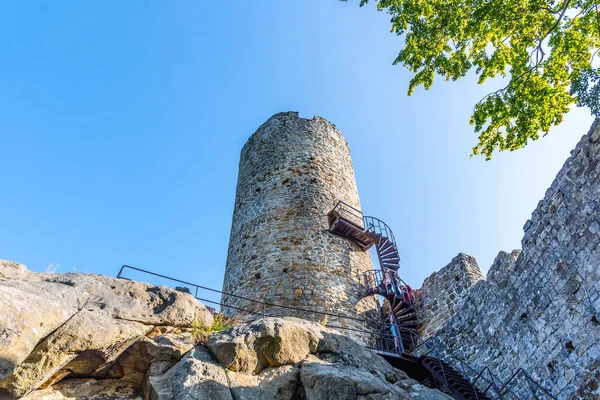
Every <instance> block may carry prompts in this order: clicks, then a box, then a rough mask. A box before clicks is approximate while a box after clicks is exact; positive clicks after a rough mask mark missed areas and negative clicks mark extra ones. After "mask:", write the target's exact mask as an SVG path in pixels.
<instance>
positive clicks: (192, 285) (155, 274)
mask: <svg viewBox="0 0 600 400" xmlns="http://www.w3.org/2000/svg"><path fill="white" fill-rule="evenodd" d="M125 269H131V270H135V271H139V272H142V273H145V274H148V275H153V276H157V277H159V278H163V279H167V280H170V281H173V282H178V283H182V284H184V285H187V286H191V287H195V288H196V291H195V293H194V298H196V299H198V300H200V301H206V302H208V303H211V304H216V305H220V306H222V307H227V308H231V309H234V310H238V311H243V312H246V313H250V314H255V315H263V316H267V317H271V316H273V315H266V313H265V312H266V311H265V310H266V308H267V307H273V308H285V309H289V310H294V311H300V312H305V313H308V314H317V315H323V316H325V315H326V316H329V317H335V318H339V319H349V320H354V321H358V322H362V323H368V324H373V323H374V324H379V325H385V323H383V322H376V321H372V320H368V319H364V318H356V317H351V316H348V315H344V314H335V313H330V312H326V311H316V310H309V309H306V308H300V307H293V306H287V305H283V304H276V303H270V302H265V301H260V300H255V299H251V298H248V297H244V296H240V295H237V294H233V293H228V292H224V291H221V290H217V289H212V288H209V287H206V286H202V285H197V284H195V283H191V282H187V281H183V280H180V279H176V278H171V277H169V276H166V275H162V274H158V273H156V272H152V271H148V270H145V269H141V268H136V267H132V266H130V265H123V266H122V267H121V269H120V270H119V273H118V274H117V278H119V279H125V280H130V279H129V278H125V277H124V276H123V271H124V270H125ZM198 289H202V290H207V291H209V292H214V293H219V294H222V295H225V296H231V297H235V298H239V299H242V300H246V301H248V302H250V303H254V304H260V305H261V306H262V311H261V312H256V311H252V310H247V309H244V308H240V307H235V306H231V305H229V304H224V303H221V302H216V301H213V300H208V299H204V298H201V297H198ZM190 294H191V293H190ZM330 327H331V328H334V329H342V330H348V331H355V332H361V333H365V334H369V335H375V336H387V337H390V338H393V337H394V336H393V335H387V334H382V333H380V332H374V331H369V330H361V329H355V328H346V327H333V326H330ZM401 331H403V332H404V331H409V330H408V329H403V328H401Z"/></svg>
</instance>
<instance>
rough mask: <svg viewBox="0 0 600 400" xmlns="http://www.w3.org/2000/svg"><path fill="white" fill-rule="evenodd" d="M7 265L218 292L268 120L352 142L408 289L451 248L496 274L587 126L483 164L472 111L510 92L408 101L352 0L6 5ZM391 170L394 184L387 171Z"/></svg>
mask: <svg viewBox="0 0 600 400" xmlns="http://www.w3.org/2000/svg"><path fill="white" fill-rule="evenodd" d="M0 10H1V12H0V69H1V71H2V74H1V75H0V76H1V77H0V85H1V91H0V114H1V118H0V121H1V124H2V129H1V133H0V145H1V149H2V168H1V169H0V182H1V190H0V227H1V228H0V258H4V259H10V260H14V261H18V262H21V263H24V264H26V265H27V266H28V267H29V268H30V269H32V270H35V271H43V270H45V269H46V268H47V266H48V265H50V264H59V265H60V266H59V267H58V272H68V271H71V270H73V269H76V270H77V271H85V272H93V273H102V274H107V275H115V274H116V273H117V271H118V269H119V267H120V266H121V265H122V264H130V265H134V266H138V267H142V268H147V269H151V270H154V271H157V272H162V273H166V274H168V275H172V276H175V277H179V278H182V279H186V280H189V281H192V282H197V283H200V284H204V285H206V286H210V287H215V288H220V287H221V284H222V279H223V272H224V267H225V259H226V253H227V245H228V239H229V229H230V224H231V215H232V210H233V203H234V194H235V185H236V179H237V167H238V156H239V152H240V150H241V148H242V146H243V144H244V142H245V141H246V139H247V138H248V137H249V136H250V135H251V134H252V133H253V132H254V130H255V129H256V128H257V127H258V126H259V125H260V124H261V123H262V122H264V121H265V120H266V119H267V118H269V117H270V116H271V115H272V114H274V113H276V112H280V111H288V110H296V111H299V112H300V115H301V116H303V117H312V116H313V115H315V114H316V115H320V116H322V117H324V118H327V119H329V120H330V121H332V122H333V123H335V124H336V125H337V127H338V128H339V129H340V130H341V131H342V132H343V133H344V135H345V136H346V138H347V140H348V142H349V144H350V147H351V149H352V155H353V160H354V166H355V169H356V176H357V181H358V186H359V192H360V195H361V200H362V203H363V209H364V210H365V213H367V214H370V215H374V216H377V217H379V218H381V219H383V220H384V221H385V222H386V223H388V225H390V226H391V227H392V229H393V230H394V232H395V235H396V238H397V239H398V242H399V247H400V251H401V254H402V259H403V264H402V270H401V273H402V276H403V278H404V279H405V280H406V281H408V282H409V283H411V284H413V286H415V287H418V286H420V284H421V282H422V280H423V279H424V278H425V277H426V276H427V275H429V274H430V273H432V272H433V271H435V270H437V269H439V268H441V267H443V266H444V265H446V264H447V263H448V262H449V261H450V260H451V259H452V258H453V257H454V256H456V255H457V254H458V253H459V252H465V253H467V254H470V255H472V256H474V257H476V258H477V260H478V261H479V264H480V267H481V268H482V270H484V272H485V271H487V269H488V267H489V266H490V264H491V263H492V261H493V259H494V257H495V256H496V254H497V253H498V251H500V250H507V251H510V250H512V249H514V248H519V247H520V240H521V237H522V234H523V232H522V226H523V225H524V223H525V221H526V220H527V219H528V218H529V216H530V215H531V212H532V211H533V210H534V208H535V207H536V204H537V203H538V201H539V200H540V199H541V198H542V197H543V195H544V193H545V191H546V188H547V187H548V186H549V185H550V183H551V182H552V180H553V179H554V176H555V175H556V173H557V172H558V171H559V169H560V167H561V166H562V164H563V162H564V160H565V159H566V158H567V157H568V155H569V151H570V150H571V149H572V148H573V147H574V145H575V144H576V143H577V141H578V140H579V138H580V137H581V136H582V135H583V134H585V133H586V132H587V130H588V128H589V126H590V124H591V122H592V118H591V116H590V114H589V112H588V111H587V110H585V109H574V110H572V112H571V113H570V114H569V115H567V117H566V120H565V122H564V123H563V124H562V125H561V126H560V127H558V128H555V129H554V130H553V131H552V132H551V133H550V135H549V136H548V137H547V138H545V139H543V140H540V141H539V142H536V143H534V144H532V145H530V146H529V147H528V148H526V149H525V150H522V151H519V152H514V153H503V154H497V155H496V156H495V157H494V160H493V161H491V162H485V161H484V160H483V158H469V154H470V149H471V147H472V146H473V145H474V144H475V143H476V139H477V138H476V135H475V133H474V132H473V130H472V128H471V126H469V124H468V121H469V116H470V115H471V112H472V107H473V105H474V103H475V102H476V101H477V100H479V99H480V98H481V97H482V96H483V95H485V94H486V93H488V92H489V91H492V90H494V89H496V88H497V85H499V84H500V83H499V82H490V84H488V85H486V86H483V87H482V86H478V85H476V83H475V79H474V78H473V77H467V78H465V79H464V80H462V81H460V82H443V81H442V80H439V79H438V81H437V82H436V84H435V85H434V87H433V88H432V90H430V91H424V90H423V89H422V88H420V89H418V90H416V92H415V94H414V95H413V96H412V97H407V96H406V89H407V87H408V80H409V78H410V74H409V73H408V72H407V71H406V70H404V69H403V68H402V67H400V66H392V65H391V63H392V61H393V59H394V58H395V56H396V54H397V51H398V50H399V49H400V47H401V45H402V39H401V38H398V37H396V36H395V35H393V34H390V32H389V30H390V29H389V27H390V26H389V22H388V20H389V18H388V16H387V15H386V14H384V13H381V12H377V11H376V10H375V7H374V5H370V6H369V7H364V8H362V9H361V8H359V7H358V5H357V1H350V2H348V3H340V2H338V1H336V0H303V1H295V2H293V1H276V0H272V1H267V0H260V1H253V2H248V1H230V2H198V1H178V2H145V1H127V2H121V1H120V2H117V1H104V2H78V1H61V2H52V1H30V2H5V3H3V5H2V6H1V8H0ZM382 171H385V172H382Z"/></svg>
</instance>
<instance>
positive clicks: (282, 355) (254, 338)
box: [207, 317, 396, 381]
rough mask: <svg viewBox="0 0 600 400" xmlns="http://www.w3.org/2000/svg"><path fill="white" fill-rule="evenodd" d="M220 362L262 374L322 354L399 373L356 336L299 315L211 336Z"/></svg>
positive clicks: (390, 375) (393, 374)
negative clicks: (271, 368) (304, 318)
mask: <svg viewBox="0 0 600 400" xmlns="http://www.w3.org/2000/svg"><path fill="white" fill-rule="evenodd" d="M207 346H208V348H209V349H210V351H211V352H212V353H213V354H214V355H215V356H216V357H217V360H218V361H219V363H221V364H222V365H223V366H225V367H226V368H228V369H230V370H232V371H235V372H242V373H247V374H248V373H255V374H256V373H259V372H260V371H262V370H263V369H264V368H266V367H278V366H281V365H292V364H296V363H298V362H300V361H302V360H304V359H306V358H307V356H308V355H309V354H316V353H319V354H320V355H321V357H323V358H325V359H327V360H328V361H330V362H338V361H340V360H342V359H343V362H345V363H347V364H357V365H358V364H363V365H364V364H368V365H372V366H373V367H374V368H377V369H379V370H380V371H381V372H382V373H383V374H384V375H385V376H386V377H387V378H388V379H389V380H391V381H393V380H395V379H396V372H395V370H394V368H392V366H391V365H389V364H388V363H387V362H386V361H385V360H383V359H382V358H381V357H379V356H378V355H376V354H375V353H373V352H372V351H370V350H368V349H366V348H365V347H364V346H362V345H360V344H359V343H358V342H356V341H354V340H353V339H351V338H349V337H347V336H344V335H342V334H340V333H339V332H336V331H334V330H331V329H329V328H325V327H323V326H321V325H318V324H315V323H312V322H308V321H305V320H302V319H298V318H291V317H288V318H265V319H261V320H258V321H255V322H252V323H250V324H244V325H238V326H235V327H233V328H231V329H228V330H226V331H224V332H220V333H218V334H214V335H211V336H210V338H209V340H208V344H207Z"/></svg>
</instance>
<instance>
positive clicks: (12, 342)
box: [0, 260, 212, 399]
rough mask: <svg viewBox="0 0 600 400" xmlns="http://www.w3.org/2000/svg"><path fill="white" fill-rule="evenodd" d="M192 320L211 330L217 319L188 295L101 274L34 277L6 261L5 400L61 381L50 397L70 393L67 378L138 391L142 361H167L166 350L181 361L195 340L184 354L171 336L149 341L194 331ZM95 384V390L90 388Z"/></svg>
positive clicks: (1, 343)
mask: <svg viewBox="0 0 600 400" xmlns="http://www.w3.org/2000/svg"><path fill="white" fill-rule="evenodd" d="M194 321H199V322H200V323H201V324H205V325H210V324H211V323H212V316H211V314H210V313H209V312H208V311H207V310H206V308H205V307H204V306H203V305H202V304H200V303H199V302H198V301H196V300H195V299H194V298H193V297H192V296H190V295H189V294H185V293H181V292H177V291H174V290H171V289H169V288H166V287H156V286H152V285H148V284H144V283H139V282H133V281H128V280H120V279H115V278H108V277H105V276H101V275H91V274H75V273H70V274H40V273H34V272H30V271H28V270H27V268H25V266H23V265H21V264H16V263H13V262H9V261H4V260H2V261H0V398H3V399H4V398H11V397H16V398H18V397H23V396H26V395H28V394H30V393H32V392H33V391H34V390H37V389H46V388H48V387H50V386H52V385H54V384H57V383H59V382H60V384H57V385H54V387H53V388H52V390H50V391H53V392H56V391H57V390H59V389H58V388H60V390H59V391H60V393H69V391H70V389H69V387H70V386H69V385H70V384H71V383H72V382H67V380H68V381H70V380H71V379H75V378H77V379H90V378H93V379H107V378H114V379H113V380H114V382H113V383H114V385H112V389H110V390H111V391H113V392H115V393H117V392H119V391H121V388H123V387H125V386H127V387H130V386H132V387H134V389H135V387H137V392H139V393H141V383H142V382H141V381H142V380H143V374H142V379H140V372H139V371H135V367H136V366H137V363H140V362H142V363H143V362H144V361H143V360H142V359H143V358H144V357H146V358H147V359H149V361H148V360H146V362H147V363H149V362H150V361H152V360H153V357H154V358H156V357H158V358H159V359H161V360H162V358H168V359H169V357H164V356H163V353H165V350H164V348H169V347H173V348H176V349H173V350H171V353H174V354H175V355H174V356H173V357H171V358H170V359H169V360H170V361H172V362H176V361H178V360H179V358H181V355H182V354H181V352H182V351H183V352H185V351H187V350H189V348H191V347H192V346H193V341H192V338H191V335H189V337H188V338H187V342H188V343H189V346H188V348H185V346H183V347H184V348H183V349H182V348H181V346H182V345H181V344H167V343H166V342H167V341H168V340H169V339H168V338H165V337H163V338H162V339H158V338H156V339H154V340H152V339H149V338H147V336H153V335H155V334H156V332H157V330H158V331H161V329H162V330H163V331H164V332H165V333H167V332H168V331H174V330H175V329H189V328H191V326H192V323H193V322H194ZM157 327H159V328H157ZM168 334H169V335H172V336H173V335H176V332H173V333H168ZM171 340H172V341H178V340H179V341H181V339H180V338H178V337H176V336H174V337H173V338H172V339H171ZM178 346H179V347H178ZM167 352H168V351H167ZM178 352H179V353H178ZM157 354H158V356H157ZM117 380H119V381H122V382H117ZM124 382H125V383H127V384H125V385H124ZM130 383H131V385H130ZM136 385H137V386H136ZM92 386H94V387H96V386H98V385H97V384H95V383H93V382H90V383H89V385H87V386H86V387H92ZM107 387H108V386H107ZM90 390H91V391H92V392H96V393H97V392H98V391H97V390H92V389H90ZM127 390H129V389H127ZM35 396H38V394H36V395H35ZM52 396H54V397H48V398H60V397H56V396H57V394H56V393H54V394H52ZM107 396H108V395H107ZM111 396H112V395H111ZM38 397H39V396H38ZM113 397H114V396H113ZM32 398H35V397H32ZM81 398H86V397H81Z"/></svg>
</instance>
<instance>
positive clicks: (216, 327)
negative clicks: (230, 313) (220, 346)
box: [192, 313, 238, 344]
mask: <svg viewBox="0 0 600 400" xmlns="http://www.w3.org/2000/svg"><path fill="white" fill-rule="evenodd" d="M237 324H238V320H237V318H235V317H226V316H225V315H223V314H222V313H219V314H214V315H213V322H212V324H211V325H210V326H207V325H206V324H204V322H202V321H200V320H198V319H194V320H193V321H192V335H193V336H194V338H195V339H196V342H197V343H200V344H206V342H207V341H208V335H210V333H211V332H219V331H223V330H225V329H227V328H231V327H232V326H234V325H237Z"/></svg>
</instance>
